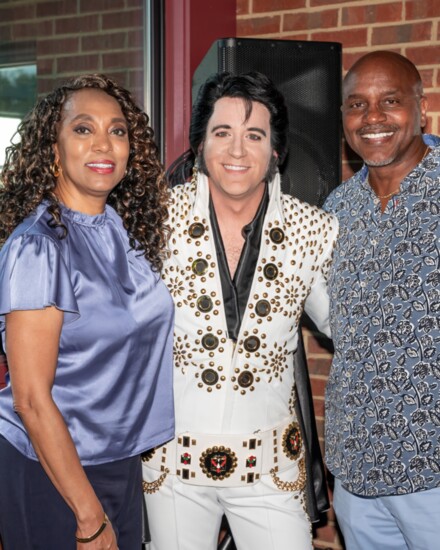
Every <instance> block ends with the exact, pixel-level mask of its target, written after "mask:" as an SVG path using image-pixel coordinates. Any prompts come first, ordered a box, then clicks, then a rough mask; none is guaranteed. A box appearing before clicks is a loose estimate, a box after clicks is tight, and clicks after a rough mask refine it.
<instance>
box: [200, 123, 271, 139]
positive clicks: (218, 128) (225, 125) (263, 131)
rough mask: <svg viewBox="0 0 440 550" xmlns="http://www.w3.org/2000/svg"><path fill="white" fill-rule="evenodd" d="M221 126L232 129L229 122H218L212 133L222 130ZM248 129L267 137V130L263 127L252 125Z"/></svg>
mask: <svg viewBox="0 0 440 550" xmlns="http://www.w3.org/2000/svg"><path fill="white" fill-rule="evenodd" d="M221 128H225V129H226V130H230V129H231V126H230V125H229V124H217V126H214V127H213V128H212V130H211V134H212V133H213V132H216V131H217V130H220V129H221ZM246 130H247V131H248V132H258V133H260V134H262V135H263V136H264V137H266V135H267V134H266V132H265V130H263V128H258V127H253V126H252V127H251V128H246Z"/></svg>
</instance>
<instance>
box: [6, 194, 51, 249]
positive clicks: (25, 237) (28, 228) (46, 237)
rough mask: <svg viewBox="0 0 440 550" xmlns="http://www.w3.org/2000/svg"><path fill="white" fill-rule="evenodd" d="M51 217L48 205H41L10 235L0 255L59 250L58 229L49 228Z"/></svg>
mask: <svg viewBox="0 0 440 550" xmlns="http://www.w3.org/2000/svg"><path fill="white" fill-rule="evenodd" d="M51 219H52V217H51V215H50V213H49V212H48V205H47V204H43V203H41V204H40V205H39V206H38V207H37V208H36V209H35V210H34V211H33V212H32V213H31V214H29V216H27V217H26V218H25V219H24V220H23V221H22V222H21V223H20V224H19V225H18V226H17V227H16V228H15V229H14V231H13V232H12V233H11V235H10V236H9V238H8V239H7V241H6V242H5V244H4V245H3V247H2V249H1V251H0V255H1V256H2V257H4V256H5V255H10V254H11V253H12V254H15V255H17V254H19V253H20V251H21V252H23V249H24V248H33V249H41V247H48V246H49V247H51V248H53V247H55V248H59V244H58V243H59V241H60V239H59V231H60V229H59V228H55V227H53V226H51V224H50V221H51Z"/></svg>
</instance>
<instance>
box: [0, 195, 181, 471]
mask: <svg viewBox="0 0 440 550" xmlns="http://www.w3.org/2000/svg"><path fill="white" fill-rule="evenodd" d="M61 209H62V210H61V211H62V221H63V223H64V225H65V226H66V227H67V230H68V234H67V237H66V238H64V239H59V237H58V231H59V229H55V228H51V227H49V225H48V223H47V222H48V221H49V220H50V219H51V216H50V214H49V213H48V212H47V203H42V204H40V206H39V207H38V208H37V210H36V211H35V213H34V214H32V215H31V216H29V217H28V218H27V219H26V220H25V221H24V222H23V223H21V224H20V225H19V226H18V227H17V228H16V230H15V231H14V232H13V234H12V235H11V236H10V238H9V239H8V241H7V242H6V243H5V245H4V246H3V248H2V250H1V251H0V314H1V315H0V330H1V331H2V336H3V338H4V331H5V322H4V321H5V314H6V313H8V312H11V311H14V310H32V309H41V308H44V307H47V306H56V307H57V308H58V309H60V310H62V311H63V312H64V323H63V327H62V332H61V338H60V344H59V356H58V364H57V368H56V374H55V381H54V385H53V389H52V395H53V398H54V400H55V402H56V404H57V406H58V408H59V409H60V411H61V413H62V415H63V417H64V420H65V422H66V424H67V426H68V429H69V431H70V434H71V436H72V438H73V441H74V443H75V445H76V448H77V450H78V453H79V456H80V459H81V462H82V464H84V465H92V464H100V463H104V462H111V461H114V460H119V459H122V458H127V457H130V456H134V455H136V454H139V453H141V452H142V451H145V450H147V449H150V448H152V447H155V446H156V445H160V444H162V443H164V442H166V441H167V440H169V439H171V438H172V437H173V436H174V410H173V395H172V339H173V320H174V309H173V302H172V299H171V297H170V295H169V293H168V290H167V288H166V286H165V284H164V283H163V282H162V280H161V278H160V276H159V275H158V274H157V273H155V272H153V271H152V269H151V267H150V265H149V263H148V262H147V261H146V260H145V258H144V257H143V256H141V255H139V253H136V252H134V251H133V250H132V249H130V245H129V241H128V236H127V232H126V230H125V229H124V227H123V225H122V221H121V219H120V217H119V216H118V214H117V213H116V212H115V210H113V209H112V208H111V207H110V206H106V208H105V212H104V213H103V214H99V215H94V216H90V215H86V214H82V213H80V212H75V211H73V210H69V209H68V208H66V207H64V206H62V207H61ZM41 346H44V342H41ZM5 351H6V356H7V353H8V350H7V349H5ZM0 433H1V434H2V435H3V436H4V437H5V438H6V439H7V440H8V441H9V442H10V443H11V444H12V445H14V446H15V447H16V448H17V449H18V450H19V451H20V452H22V453H23V454H24V455H26V456H27V457H29V458H31V459H35V460H36V459H37V457H36V455H35V452H34V449H33V447H32V444H31V442H30V440H29V437H28V435H27V433H26V430H25V428H24V426H23V424H22V422H21V420H20V418H19V416H18V415H17V414H16V413H15V412H14V408H13V398H12V393H11V386H10V381H9V378H8V377H7V386H6V388H4V389H3V390H1V391H0Z"/></svg>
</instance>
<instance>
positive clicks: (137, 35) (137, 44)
mask: <svg viewBox="0 0 440 550" xmlns="http://www.w3.org/2000/svg"><path fill="white" fill-rule="evenodd" d="M143 44H144V31H143V29H133V30H130V31H128V47H129V48H142V47H143Z"/></svg>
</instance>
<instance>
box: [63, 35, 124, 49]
mask: <svg viewBox="0 0 440 550" xmlns="http://www.w3.org/2000/svg"><path fill="white" fill-rule="evenodd" d="M127 45H128V44H127V33H126V32H112V33H106V34H94V35H91V36H82V37H81V49H82V51H84V52H90V51H93V50H98V51H103V50H120V49H122V48H126V47H127ZM68 51H70V50H68Z"/></svg>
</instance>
